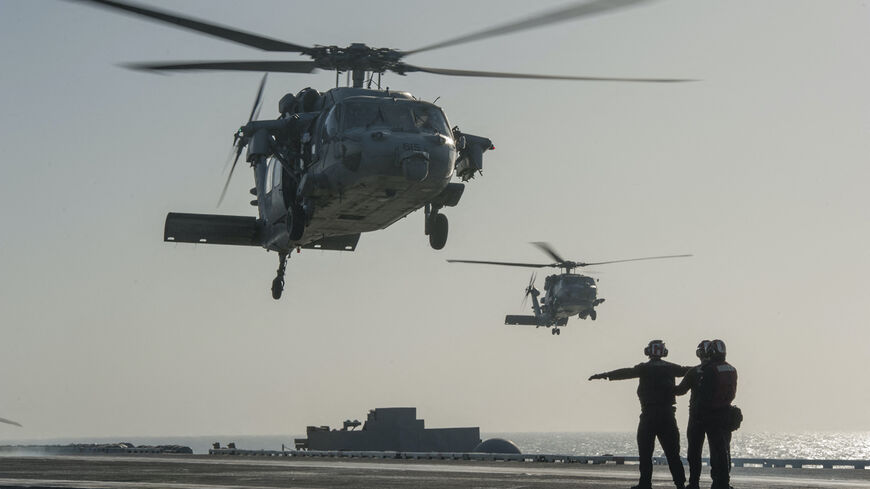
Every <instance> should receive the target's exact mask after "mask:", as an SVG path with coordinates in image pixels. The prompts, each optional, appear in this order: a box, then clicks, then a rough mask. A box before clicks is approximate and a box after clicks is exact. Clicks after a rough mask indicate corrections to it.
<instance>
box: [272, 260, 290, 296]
mask: <svg viewBox="0 0 870 489" xmlns="http://www.w3.org/2000/svg"><path fill="white" fill-rule="evenodd" d="M286 270H287V253H278V275H277V276H276V277H275V279H274V280H272V298H273V299H275V300H278V299H280V298H281V294H282V293H283V292H284V272H285V271H286Z"/></svg>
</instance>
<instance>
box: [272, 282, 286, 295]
mask: <svg viewBox="0 0 870 489" xmlns="http://www.w3.org/2000/svg"><path fill="white" fill-rule="evenodd" d="M283 292H284V280H283V279H282V278H280V277H275V279H274V280H272V298H273V299H275V300H278V299H280V298H281V294H282V293H283Z"/></svg>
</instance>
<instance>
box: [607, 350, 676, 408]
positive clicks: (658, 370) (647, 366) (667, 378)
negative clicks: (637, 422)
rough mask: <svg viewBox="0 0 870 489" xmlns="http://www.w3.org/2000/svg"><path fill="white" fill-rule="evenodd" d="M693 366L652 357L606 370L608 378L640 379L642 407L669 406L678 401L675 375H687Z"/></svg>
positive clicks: (639, 388)
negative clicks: (643, 361) (630, 365)
mask: <svg viewBox="0 0 870 489" xmlns="http://www.w3.org/2000/svg"><path fill="white" fill-rule="evenodd" d="M691 368H692V367H683V366H681V365H677V364H675V363H671V362H666V361H664V360H662V359H651V360H650V361H648V362H645V363H639V364H637V365H635V366H634V367H629V368H621V369H617V370H612V371H610V372H606V373H605V375H606V376H607V379H608V380H626V379H639V382H638V386H637V397H638V399H639V400H640V405H641V407H642V408H647V407H669V406H673V405H674V404H676V403H677V399H676V397H675V396H674V386H675V384H676V382H675V381H674V378H675V377H682V376H684V375H686V372H688V371H689V370H690V369H691Z"/></svg>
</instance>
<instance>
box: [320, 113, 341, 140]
mask: <svg viewBox="0 0 870 489" xmlns="http://www.w3.org/2000/svg"><path fill="white" fill-rule="evenodd" d="M338 108H339V106H337V105H336V106H334V107H333V108H332V109H330V110H329V114H328V115H327V116H326V122H325V123H324V126H323V128H324V130H325V136H324V138H325V139H331V138H334V137H335V136H336V135H337V134H338V118H339V112H338V110H339V109H338Z"/></svg>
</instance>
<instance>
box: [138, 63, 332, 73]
mask: <svg viewBox="0 0 870 489" xmlns="http://www.w3.org/2000/svg"><path fill="white" fill-rule="evenodd" d="M122 66H124V67H126V68H130V69H132V70H139V71H195V70H224V71H260V72H263V71H265V72H272V73H313V72H314V71H315V70H316V69H317V66H316V63H315V62H314V61H189V62H182V63H126V64H124V65H122Z"/></svg>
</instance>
